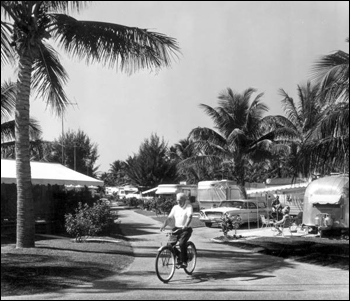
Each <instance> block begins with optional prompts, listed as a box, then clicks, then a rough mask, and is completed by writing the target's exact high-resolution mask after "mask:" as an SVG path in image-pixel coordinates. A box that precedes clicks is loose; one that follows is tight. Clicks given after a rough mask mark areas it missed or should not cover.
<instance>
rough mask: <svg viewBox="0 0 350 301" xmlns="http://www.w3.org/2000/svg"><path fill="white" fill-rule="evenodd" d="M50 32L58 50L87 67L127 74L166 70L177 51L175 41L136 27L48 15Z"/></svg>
mask: <svg viewBox="0 0 350 301" xmlns="http://www.w3.org/2000/svg"><path fill="white" fill-rule="evenodd" d="M51 17H52V20H53V23H52V26H53V29H52V32H53V34H54V36H55V38H56V40H57V42H58V43H59V45H60V46H61V47H63V48H64V50H65V51H67V53H69V54H71V55H72V56H74V57H77V58H78V59H85V61H86V63H87V64H90V63H94V62H99V63H102V64H104V65H105V66H108V67H110V68H118V67H119V68H120V69H121V71H125V72H127V73H129V74H131V73H133V72H135V71H137V70H139V69H143V68H149V69H153V68H160V67H162V66H165V67H168V66H170V64H171V58H173V56H174V55H176V53H177V52H178V51H179V47H178V45H177V42H176V40H175V39H174V38H171V37H167V36H166V35H164V34H161V33H156V32H151V31H148V30H146V29H140V28H137V27H127V26H123V25H118V24H111V23H104V22H90V21H78V20H76V19H74V18H72V17H69V16H67V15H59V14H53V15H51Z"/></svg>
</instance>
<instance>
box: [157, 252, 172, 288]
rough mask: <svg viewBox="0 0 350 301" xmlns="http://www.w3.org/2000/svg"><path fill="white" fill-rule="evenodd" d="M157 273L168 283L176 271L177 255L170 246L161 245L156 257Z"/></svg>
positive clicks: (161, 279)
mask: <svg viewBox="0 0 350 301" xmlns="http://www.w3.org/2000/svg"><path fill="white" fill-rule="evenodd" d="M156 273H157V277H158V279H159V280H160V281H162V282H164V283H167V282H168V281H169V280H170V279H171V278H172V277H173V276H174V273H175V256H174V254H173V252H172V250H171V248H170V247H168V246H164V247H161V248H160V249H159V251H158V254H157V257H156Z"/></svg>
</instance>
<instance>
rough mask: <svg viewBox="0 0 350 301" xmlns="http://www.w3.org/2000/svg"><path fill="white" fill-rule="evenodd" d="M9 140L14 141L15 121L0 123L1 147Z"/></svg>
mask: <svg viewBox="0 0 350 301" xmlns="http://www.w3.org/2000/svg"><path fill="white" fill-rule="evenodd" d="M9 140H15V121H14V120H11V121H6V122H1V145H2V144H3V143H5V142H6V141H9Z"/></svg>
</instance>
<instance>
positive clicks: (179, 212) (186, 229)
mask: <svg viewBox="0 0 350 301" xmlns="http://www.w3.org/2000/svg"><path fill="white" fill-rule="evenodd" d="M176 201H177V205H175V206H174V207H173V208H172V209H171V212H170V213H169V215H168V217H167V219H166V220H165V221H164V224H163V226H162V227H161V228H160V231H164V229H165V227H166V226H167V225H168V222H169V221H170V220H171V219H174V220H175V228H173V229H172V232H175V233H174V234H176V235H177V240H178V241H179V245H180V251H181V253H180V254H176V255H177V256H178V258H179V264H180V266H181V267H187V246H186V244H187V241H188V240H189V239H190V237H191V235H192V228H191V227H190V223H191V221H192V214H193V208H192V205H191V203H190V202H189V201H188V200H187V196H186V194H184V193H182V192H180V193H178V194H177V195H176ZM172 244H176V242H174V243H172Z"/></svg>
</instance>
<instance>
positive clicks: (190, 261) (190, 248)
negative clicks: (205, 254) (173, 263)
mask: <svg viewBox="0 0 350 301" xmlns="http://www.w3.org/2000/svg"><path fill="white" fill-rule="evenodd" d="M196 263H197V249H196V246H195V245H194V243H193V242H192V241H188V242H187V267H186V268H184V270H185V272H186V274H188V275H192V273H193V271H194V269H195V268H196Z"/></svg>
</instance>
